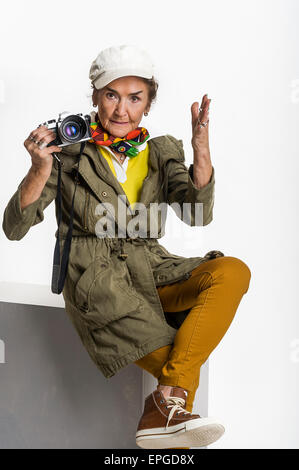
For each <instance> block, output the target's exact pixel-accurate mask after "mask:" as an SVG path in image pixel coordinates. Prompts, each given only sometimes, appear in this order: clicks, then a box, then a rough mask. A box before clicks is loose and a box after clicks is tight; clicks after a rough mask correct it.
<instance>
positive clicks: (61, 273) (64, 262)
mask: <svg viewBox="0 0 299 470" xmlns="http://www.w3.org/2000/svg"><path fill="white" fill-rule="evenodd" d="M85 144H86V142H85V141H84V142H81V147H80V153H79V155H78V157H77V173H76V177H75V190H74V194H73V199H72V208H71V213H70V223H69V228H68V232H67V235H66V239H65V242H64V245H63V252H62V258H61V260H60V238H59V227H60V222H61V217H62V215H61V162H60V160H59V159H58V158H57V157H56V155H55V154H54V155H55V158H56V160H57V162H58V180H57V194H56V198H55V200H56V205H57V209H58V230H57V239H56V245H55V250H54V259H53V271H52V285H51V290H52V292H53V293H54V294H60V293H61V292H62V289H63V286H64V282H65V278H66V273H67V268H68V262H69V253H70V249H71V243H72V232H73V214H74V201H75V194H76V189H77V181H78V172H79V165H80V158H81V155H82V153H83V150H84V148H85Z"/></svg>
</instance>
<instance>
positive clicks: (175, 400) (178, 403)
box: [166, 397, 191, 428]
mask: <svg viewBox="0 0 299 470" xmlns="http://www.w3.org/2000/svg"><path fill="white" fill-rule="evenodd" d="M166 403H167V406H166V407H167V408H171V411H170V413H169V416H168V420H167V424H166V428H167V427H168V423H169V421H170V420H171V418H172V417H173V415H174V413H175V412H177V413H184V414H187V413H189V414H191V412H190V411H186V410H185V409H184V408H183V406H184V405H185V400H184V399H183V398H180V397H167V398H166Z"/></svg>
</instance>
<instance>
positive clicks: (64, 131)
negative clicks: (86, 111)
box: [59, 114, 87, 143]
mask: <svg viewBox="0 0 299 470" xmlns="http://www.w3.org/2000/svg"><path fill="white" fill-rule="evenodd" d="M86 131H87V129H86V122H85V120H84V119H83V118H82V117H80V116H77V115H76V114H73V115H71V116H67V117H66V118H65V119H64V120H63V121H62V123H61V126H60V128H59V133H60V136H61V139H63V140H65V141H68V142H72V143H75V142H78V141H80V140H81V139H82V138H83V137H84V136H85V134H86Z"/></svg>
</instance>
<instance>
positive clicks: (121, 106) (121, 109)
mask: <svg viewBox="0 0 299 470" xmlns="http://www.w3.org/2000/svg"><path fill="white" fill-rule="evenodd" d="M115 111H116V113H117V114H119V115H120V116H122V115H125V114H127V110H126V103H125V102H124V101H123V102H120V103H118V104H117V105H116V107H115Z"/></svg>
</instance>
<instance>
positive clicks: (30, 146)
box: [24, 126, 62, 175]
mask: <svg viewBox="0 0 299 470" xmlns="http://www.w3.org/2000/svg"><path fill="white" fill-rule="evenodd" d="M55 137H56V134H55V132H54V131H52V130H51V129H48V128H47V126H40V127H37V128H36V129H34V130H33V131H32V132H31V133H30V134H29V136H28V137H27V139H26V140H25V142H24V146H25V148H26V149H27V151H28V152H29V154H30V156H31V162H32V168H33V169H34V170H35V171H38V172H40V173H42V174H44V175H50V174H51V171H52V164H53V156H52V155H51V154H52V153H53V152H61V150H62V148H61V147H58V146H57V145H51V146H50V147H47V144H48V143H49V142H52V141H53V140H54V139H55Z"/></svg>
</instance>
